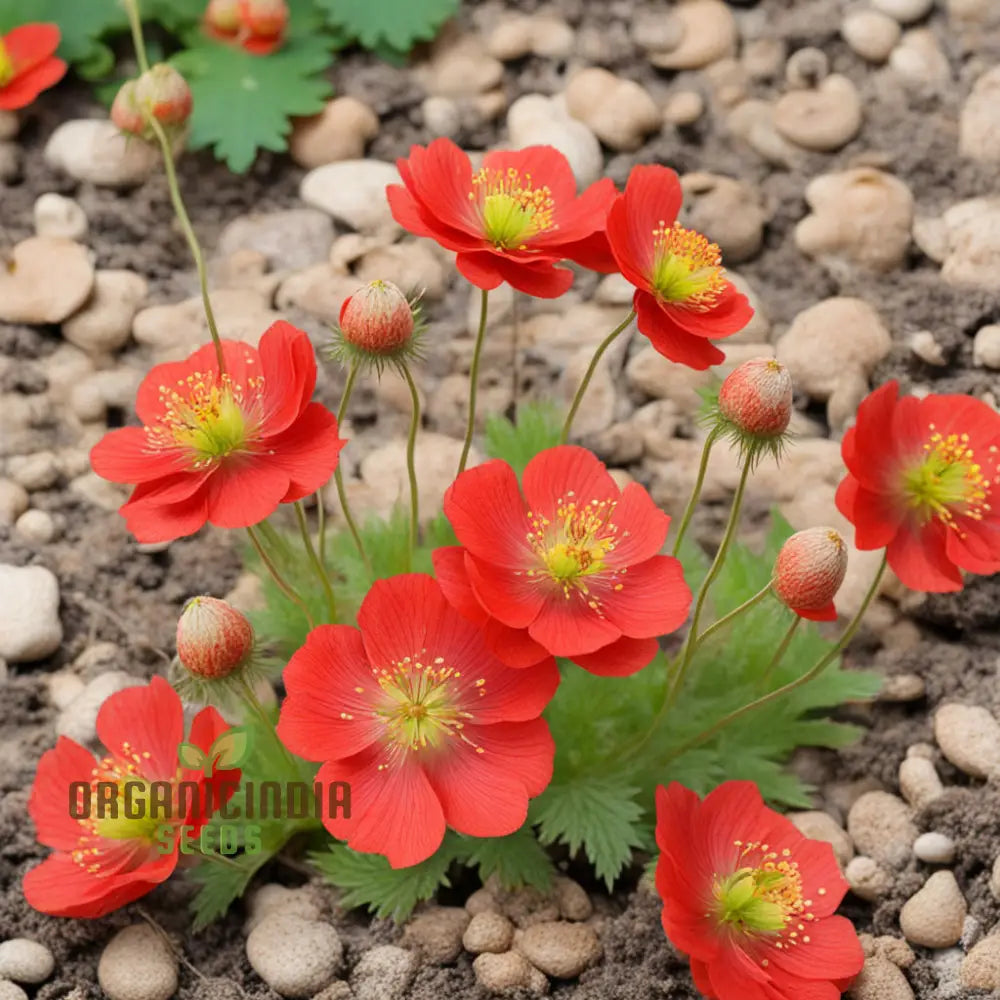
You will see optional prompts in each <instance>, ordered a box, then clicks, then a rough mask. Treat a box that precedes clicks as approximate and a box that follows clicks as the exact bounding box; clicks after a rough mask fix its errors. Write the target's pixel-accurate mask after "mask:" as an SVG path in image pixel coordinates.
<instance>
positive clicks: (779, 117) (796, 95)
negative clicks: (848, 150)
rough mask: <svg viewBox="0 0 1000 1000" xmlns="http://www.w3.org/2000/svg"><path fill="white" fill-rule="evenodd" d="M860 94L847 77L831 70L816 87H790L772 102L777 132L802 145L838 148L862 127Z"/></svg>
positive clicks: (822, 150)
mask: <svg viewBox="0 0 1000 1000" xmlns="http://www.w3.org/2000/svg"><path fill="white" fill-rule="evenodd" d="M861 121H862V112H861V97H860V95H859V94H858V90H857V88H856V87H855V86H854V84H853V83H851V81H850V80H849V79H848V78H847V77H846V76H841V75H840V74H839V73H833V74H831V75H830V76H828V77H827V78H826V79H825V80H823V81H822V82H821V83H820V84H819V86H818V87H817V88H816V89H815V90H793V91H791V92H789V93H787V94H785V95H784V97H782V98H780V99H779V100H778V103H777V104H776V105H775V106H774V127H775V128H776V129H777V130H778V133H779V134H780V135H782V136H784V137H785V138H786V139H788V141H789V142H793V143H794V144H795V145H796V146H801V147H802V148H803V149H810V150H814V151H815V152H820V153H825V152H832V151H833V150H835V149H840V147H841V146H843V145H845V144H846V143H848V142H850V141H851V139H853V138H854V137H855V136H856V135H857V134H858V132H859V131H860V129H861Z"/></svg>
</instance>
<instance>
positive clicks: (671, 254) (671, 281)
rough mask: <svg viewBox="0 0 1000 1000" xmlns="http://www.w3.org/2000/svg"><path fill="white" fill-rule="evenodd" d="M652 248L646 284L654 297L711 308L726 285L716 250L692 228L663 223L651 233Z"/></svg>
mask: <svg viewBox="0 0 1000 1000" xmlns="http://www.w3.org/2000/svg"><path fill="white" fill-rule="evenodd" d="M653 246H654V256H653V272H652V274H651V275H650V276H649V281H650V284H651V285H652V286H653V290H654V291H655V292H656V294H657V296H658V297H659V298H661V299H663V300H664V301H666V302H676V303H678V304H680V305H683V306H685V307H686V308H688V309H696V310H698V311H705V310H707V309H711V308H712V307H713V306H714V305H715V304H716V302H717V301H718V299H719V296H720V295H721V294H722V292H723V290H724V289H725V286H726V282H725V278H724V274H725V271H724V270H723V268H722V266H721V265H722V256H721V254H720V252H719V248H718V247H717V246H716V245H715V244H714V243H709V241H708V240H707V239H706V238H705V237H704V236H702V235H701V233H696V232H695V231H694V230H693V229H684V228H683V227H682V226H680V225H678V223H676V222H675V223H674V224H673V225H670V226H668V225H667V224H666V222H664V221H662V220H661V222H660V224H659V226H657V228H656V229H654V230H653Z"/></svg>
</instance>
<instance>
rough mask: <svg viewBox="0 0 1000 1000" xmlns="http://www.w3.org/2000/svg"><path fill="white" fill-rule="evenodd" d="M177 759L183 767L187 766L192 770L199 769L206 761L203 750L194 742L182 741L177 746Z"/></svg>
mask: <svg viewBox="0 0 1000 1000" xmlns="http://www.w3.org/2000/svg"><path fill="white" fill-rule="evenodd" d="M177 759H178V760H179V761H180V763H181V765H182V766H183V767H189V768H191V770H192V771H200V770H201V769H202V768H203V767H204V766H205V765H206V764H207V763H208V756H207V755H206V754H205V751H204V750H202V748H201V747H199V746H195V744H194V743H182V744H181V745H180V746H179V747H178V748H177Z"/></svg>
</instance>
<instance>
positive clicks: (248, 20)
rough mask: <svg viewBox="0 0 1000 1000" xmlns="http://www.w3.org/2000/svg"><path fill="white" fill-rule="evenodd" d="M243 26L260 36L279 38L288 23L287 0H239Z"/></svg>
mask: <svg viewBox="0 0 1000 1000" xmlns="http://www.w3.org/2000/svg"><path fill="white" fill-rule="evenodd" d="M239 5H240V17H241V19H242V21H243V27H244V28H246V29H247V30H248V31H249V32H250V34H252V35H256V36H257V37H258V38H278V37H279V36H280V35H281V33H282V32H283V31H284V30H285V25H286V24H288V4H287V3H286V2H285V0H239Z"/></svg>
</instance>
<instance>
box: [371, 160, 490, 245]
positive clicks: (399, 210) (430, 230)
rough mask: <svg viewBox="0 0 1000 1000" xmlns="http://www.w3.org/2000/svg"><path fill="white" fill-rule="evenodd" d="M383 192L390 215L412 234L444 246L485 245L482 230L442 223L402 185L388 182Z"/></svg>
mask: <svg viewBox="0 0 1000 1000" xmlns="http://www.w3.org/2000/svg"><path fill="white" fill-rule="evenodd" d="M404 162H405V161H404ZM385 194H386V198H387V200H388V202H389V210H390V211H391V212H392V217H393V218H394V219H395V220H396V222H398V223H399V224H400V225H401V226H402V227H403V228H404V229H405V230H407V231H408V232H410V233H413V235H414V236H425V237H428V238H430V239H432V240H436V241H437V242H438V243H440V244H441V246H443V247H444V248H445V249H446V250H481V249H483V248H485V247H486V246H487V243H486V240H485V239H484V238H483V236H482V234H479V235H472V234H470V233H466V232H464V231H462V230H459V229H452V228H451V227H450V226H445V225H443V224H442V222H441V221H440V220H439V219H437V218H435V217H434V215H433V214H432V213H431V212H430V211H428V209H427V208H426V207H425V206H424V205H423V204H421V203H420V202H419V201H417V199H416V198H414V197H413V195H412V194H411V193H410V192H409V191H408V190H407V189H406V188H405V187H402V186H400V185H399V184H388V185H386V189H385Z"/></svg>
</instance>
